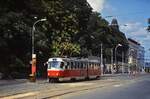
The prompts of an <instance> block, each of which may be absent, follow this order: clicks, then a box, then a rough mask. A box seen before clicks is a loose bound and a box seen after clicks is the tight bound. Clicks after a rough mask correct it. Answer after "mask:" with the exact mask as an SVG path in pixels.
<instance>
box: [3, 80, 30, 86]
mask: <svg viewBox="0 0 150 99" xmlns="http://www.w3.org/2000/svg"><path fill="white" fill-rule="evenodd" d="M27 81H28V80H27V79H11V80H0V86H5V85H14V84H19V83H25V82H27Z"/></svg>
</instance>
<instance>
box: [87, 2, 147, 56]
mask: <svg viewBox="0 0 150 99" xmlns="http://www.w3.org/2000/svg"><path fill="white" fill-rule="evenodd" d="M87 1H88V2H89V4H90V5H91V6H92V8H93V11H97V12H100V13H101V14H102V17H104V18H105V19H106V20H107V21H109V22H111V20H112V19H113V18H116V19H117V20H118V23H119V25H120V30H121V31H122V32H124V33H125V35H126V37H127V38H132V39H134V40H136V41H138V42H139V43H140V44H141V45H142V46H143V47H144V48H145V58H147V57H148V58H150V51H149V50H148V49H150V33H148V32H147V31H146V26H147V25H148V23H147V19H148V18H150V0H87ZM107 16H112V17H109V18H106V17H107Z"/></svg>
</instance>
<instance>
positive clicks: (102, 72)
mask: <svg viewBox="0 0 150 99" xmlns="http://www.w3.org/2000/svg"><path fill="white" fill-rule="evenodd" d="M101 74H102V75H103V74H104V65H103V44H102V43H101Z"/></svg>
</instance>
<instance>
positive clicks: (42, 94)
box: [0, 75, 150, 99]
mask: <svg viewBox="0 0 150 99" xmlns="http://www.w3.org/2000/svg"><path fill="white" fill-rule="evenodd" d="M144 77H145V76H144ZM146 77H147V76H146ZM137 78H139V79H138V81H139V80H140V79H142V80H143V76H140V77H137ZM149 78H150V77H149ZM132 81H134V80H132V78H130V77H129V76H128V75H107V77H102V78H101V79H100V80H91V81H79V82H68V83H56V84H51V83H48V82H47V81H46V80H41V81H37V82H36V83H30V82H25V83H19V84H12V85H11V84H10V85H9V84H4V85H3V86H0V98H4V99H13V98H20V99H22V98H25V99H41V98H55V97H57V96H63V95H64V94H65V95H66V94H69V95H71V94H70V93H77V92H80V93H83V92H87V91H88V90H92V92H93V91H94V89H97V90H99V89H100V90H101V91H102V92H103V90H102V89H104V88H106V90H108V91H109V90H110V88H114V87H115V88H116V87H119V86H122V85H120V84H123V83H125V84H127V83H128V82H130V83H131V82H132ZM113 86H114V87H113ZM107 88H108V89H107ZM100 90H99V91H100ZM96 92H97V91H96ZM104 93H105V92H104ZM98 94H99V93H98ZM77 95H78V94H77ZM71 97H72V96H71ZM79 97H80V96H79ZM79 97H78V98H79ZM66 98H67V97H66ZM66 98H63V99H66ZM58 99H59V98H58ZM61 99H62V98H61ZM68 99H70V97H69V98H68ZM73 99H77V98H76V97H73ZM79 99H80V98H79ZM83 99H84V98H83ZM89 99H90V98H89ZM98 99H99V98H98Z"/></svg>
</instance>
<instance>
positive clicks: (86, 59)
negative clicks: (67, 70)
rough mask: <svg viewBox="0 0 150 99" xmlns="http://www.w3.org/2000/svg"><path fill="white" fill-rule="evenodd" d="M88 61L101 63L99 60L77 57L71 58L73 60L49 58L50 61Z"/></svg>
mask: <svg viewBox="0 0 150 99" xmlns="http://www.w3.org/2000/svg"><path fill="white" fill-rule="evenodd" d="M54 60H57V61H64V60H68V61H88V62H100V60H99V59H88V58H77V57H71V58H60V57H54V58H49V59H48V61H54Z"/></svg>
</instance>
